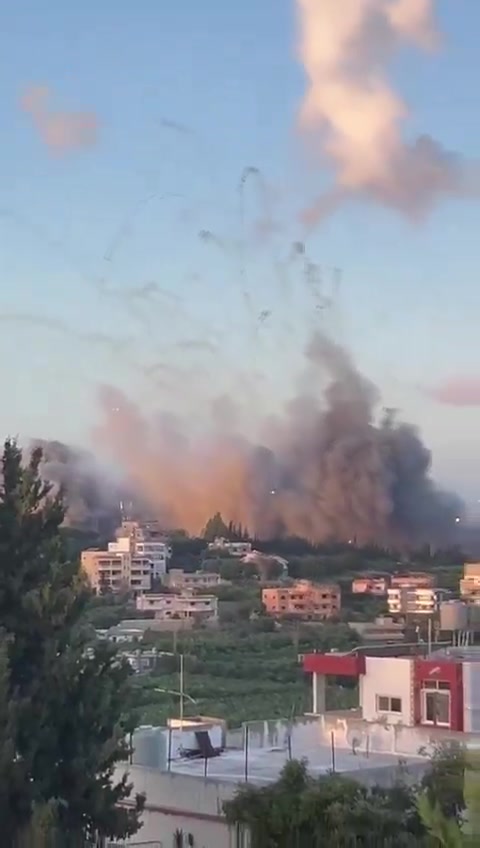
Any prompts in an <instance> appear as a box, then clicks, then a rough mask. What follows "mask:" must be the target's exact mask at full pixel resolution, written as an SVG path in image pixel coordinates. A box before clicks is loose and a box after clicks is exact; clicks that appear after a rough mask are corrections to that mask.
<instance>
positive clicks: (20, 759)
mask: <svg viewBox="0 0 480 848" xmlns="http://www.w3.org/2000/svg"><path fill="white" fill-rule="evenodd" d="M40 461H41V451H36V452H34V453H33V454H32V456H31V458H30V460H29V463H28V465H25V466H23V465H22V454H21V451H20V450H19V448H18V447H17V445H16V443H15V442H14V441H10V440H8V441H7V442H6V443H5V446H4V452H3V459H2V482H1V486H0V831H1V837H2V838H1V844H2V845H5V846H15V848H16V846H17V845H18V846H20V845H22V846H23V845H24V844H32V845H35V846H36V845H37V844H38V845H40V839H38V840H37V841H36V840H35V837H33V841H32V842H30V843H29V842H28V839H26V835H28V833H29V831H30V830H31V828H32V826H33V824H32V823H33V822H34V821H35V820H36V819H37V818H38V815H39V811H40V812H41V813H42V815H43V813H44V812H45V811H47V812H48V816H47V817H48V818H49V820H53V821H54V822H55V826H56V830H57V832H58V833H59V834H60V835H61V838H60V841H59V843H58V844H61V845H62V846H65V848H69V846H77V845H83V840H85V839H94V838H95V837H96V836H108V837H111V838H125V837H127V836H130V835H132V834H133V833H135V832H136V831H137V830H138V828H139V814H140V812H141V809H142V806H143V798H141V797H139V796H137V797H136V798H135V799H131V801H129V803H128V807H127V808H125V807H119V806H117V805H118V803H119V802H122V801H127V799H129V797H130V794H131V787H130V786H129V785H128V783H127V780H126V778H124V779H123V780H121V781H120V782H117V783H115V781H114V779H113V770H114V767H115V765H116V764H117V763H118V762H121V761H124V760H126V759H127V758H128V754H129V750H128V745H127V743H126V741H125V739H126V736H125V731H126V727H125V720H124V716H125V715H126V713H127V711H128V707H129V702H130V700H129V699H130V686H129V675H130V670H129V668H128V666H126V665H125V664H123V663H120V662H119V661H118V659H117V658H116V656H115V651H114V650H113V649H112V648H111V647H110V646H108V645H106V644H103V643H102V644H99V645H98V646H96V647H94V648H93V649H91V650H87V646H88V635H87V630H86V628H85V626H84V624H83V613H84V609H85V605H86V603H87V601H88V596H89V593H88V589H87V588H86V586H85V584H84V582H83V579H82V576H81V574H80V569H79V564H78V562H69V561H68V559H67V556H66V554H65V551H64V547H63V542H62V539H61V535H60V532H59V531H60V526H61V524H62V522H63V518H64V508H63V503H62V499H61V496H58V497H55V498H51V497H50V488H49V486H48V485H47V484H45V483H44V482H42V480H41V479H40V476H39V465H40Z"/></svg>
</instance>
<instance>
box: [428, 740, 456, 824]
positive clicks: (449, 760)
mask: <svg viewBox="0 0 480 848" xmlns="http://www.w3.org/2000/svg"><path fill="white" fill-rule="evenodd" d="M466 768H467V752H466V750H465V748H464V747H463V745H460V744H459V743H458V742H447V743H443V744H439V745H437V747H436V748H435V750H434V753H433V755H432V758H431V766H430V769H429V771H428V773H427V774H426V775H425V777H424V778H423V781H422V787H423V789H424V790H425V793H426V797H427V800H428V801H429V802H430V804H431V805H433V804H437V805H438V807H439V810H440V812H441V813H442V814H443V815H444V816H445V817H446V818H447V819H455V820H459V818H460V816H461V815H462V813H463V811H464V809H465V798H464V779H465V770H466Z"/></svg>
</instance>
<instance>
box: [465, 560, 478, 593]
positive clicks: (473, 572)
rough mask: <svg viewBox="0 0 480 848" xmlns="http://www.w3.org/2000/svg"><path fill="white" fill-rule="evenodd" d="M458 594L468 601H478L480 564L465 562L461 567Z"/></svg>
mask: <svg viewBox="0 0 480 848" xmlns="http://www.w3.org/2000/svg"><path fill="white" fill-rule="evenodd" d="M460 594H461V596H462V598H467V599H468V600H477V599H479V600H480V562H466V563H465V565H464V566H463V578H462V579H461V580H460Z"/></svg>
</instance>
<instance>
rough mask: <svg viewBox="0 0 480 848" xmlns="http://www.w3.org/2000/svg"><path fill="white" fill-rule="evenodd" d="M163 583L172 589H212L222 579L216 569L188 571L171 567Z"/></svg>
mask: <svg viewBox="0 0 480 848" xmlns="http://www.w3.org/2000/svg"><path fill="white" fill-rule="evenodd" d="M163 583H164V584H165V586H168V587H169V588H170V589H180V590H182V589H211V588H213V587H214V586H219V585H220V583H221V579H220V575H219V574H216V573H215V572H214V571H194V572H187V571H184V570H183V568H171V569H170V571H169V572H168V574H166V575H165V577H164V579H163Z"/></svg>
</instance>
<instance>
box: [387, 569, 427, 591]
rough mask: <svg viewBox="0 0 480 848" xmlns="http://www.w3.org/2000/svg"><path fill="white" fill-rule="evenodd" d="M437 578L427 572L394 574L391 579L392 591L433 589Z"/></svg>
mask: <svg viewBox="0 0 480 848" xmlns="http://www.w3.org/2000/svg"><path fill="white" fill-rule="evenodd" d="M434 586H435V577H434V575H433V574H427V573H426V572H425V571H410V572H407V573H406V574H393V575H392V577H391V579H390V587H391V588H392V589H417V588H418V589H423V588H428V587H430V588H433V587H434Z"/></svg>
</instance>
